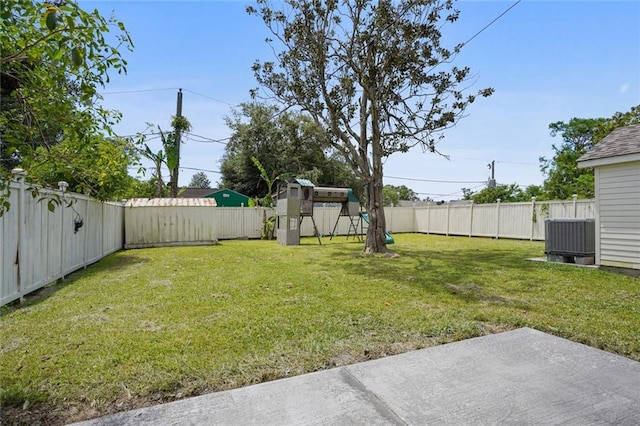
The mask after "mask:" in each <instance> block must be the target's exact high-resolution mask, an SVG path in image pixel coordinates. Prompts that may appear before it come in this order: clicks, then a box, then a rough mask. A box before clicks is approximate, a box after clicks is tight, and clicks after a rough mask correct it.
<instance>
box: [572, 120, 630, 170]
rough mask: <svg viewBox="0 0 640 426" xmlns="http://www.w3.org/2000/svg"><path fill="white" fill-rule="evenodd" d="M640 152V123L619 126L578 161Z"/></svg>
mask: <svg viewBox="0 0 640 426" xmlns="http://www.w3.org/2000/svg"><path fill="white" fill-rule="evenodd" d="M638 153H640V124H632V125H631V126H625V127H619V128H617V129H615V130H614V131H613V132H611V133H610V134H609V135H608V136H607V137H605V138H604V139H602V140H601V141H600V143H598V144H597V145H596V146H594V147H593V148H591V150H590V151H589V152H587V153H586V154H584V155H583V156H582V157H580V158H579V159H578V162H581V161H588V160H597V159H600V158H609V157H617V156H620V155H629V154H638Z"/></svg>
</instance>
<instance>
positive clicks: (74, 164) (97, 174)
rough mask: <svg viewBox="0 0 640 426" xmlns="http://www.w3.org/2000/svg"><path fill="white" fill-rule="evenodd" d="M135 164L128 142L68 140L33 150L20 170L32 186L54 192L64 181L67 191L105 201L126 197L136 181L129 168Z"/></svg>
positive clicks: (122, 140)
mask: <svg viewBox="0 0 640 426" xmlns="http://www.w3.org/2000/svg"><path fill="white" fill-rule="evenodd" d="M135 161H137V154H136V153H135V151H133V150H132V149H131V145H130V143H129V141H127V140H124V139H120V138H114V139H104V138H101V137H99V136H95V137H92V138H82V140H80V139H78V138H75V137H67V138H65V139H64V140H63V141H62V142H60V143H58V144H56V145H54V146H53V147H51V148H45V147H38V148H36V150H35V151H34V152H33V153H32V155H29V156H28V157H27V158H25V159H24V162H23V166H24V167H25V170H29V175H28V177H29V179H30V181H31V182H36V183H38V184H41V185H44V186H48V187H53V188H57V187H58V182H59V181H65V182H67V183H68V184H69V188H68V189H69V191H73V192H78V193H81V194H90V195H92V196H94V197H96V198H98V199H102V200H105V199H119V198H124V197H126V196H127V195H128V194H129V187H130V186H133V185H135V182H134V180H135V179H134V178H133V177H131V176H129V174H128V166H129V165H130V164H132V163H134V162H135Z"/></svg>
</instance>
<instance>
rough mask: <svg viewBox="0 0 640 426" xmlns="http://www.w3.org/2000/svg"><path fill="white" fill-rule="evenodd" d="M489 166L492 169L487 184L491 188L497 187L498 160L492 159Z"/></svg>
mask: <svg viewBox="0 0 640 426" xmlns="http://www.w3.org/2000/svg"><path fill="white" fill-rule="evenodd" d="M487 166H488V167H489V168H490V169H491V178H490V179H489V182H488V184H487V186H488V187H489V188H495V187H496V162H495V160H494V161H492V162H491V163H490V164H487Z"/></svg>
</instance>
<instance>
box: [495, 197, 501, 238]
mask: <svg viewBox="0 0 640 426" xmlns="http://www.w3.org/2000/svg"><path fill="white" fill-rule="evenodd" d="M497 201H498V203H497V204H496V239H498V238H500V198H498V200H497Z"/></svg>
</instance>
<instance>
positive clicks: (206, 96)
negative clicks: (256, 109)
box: [182, 89, 240, 107]
mask: <svg viewBox="0 0 640 426" xmlns="http://www.w3.org/2000/svg"><path fill="white" fill-rule="evenodd" d="M182 90H184V91H185V92H189V93H191V94H193V95H197V96H202V97H203V98H207V99H211V100H212V101H216V102H220V103H221V104H226V105H229V106H232V107H239V106H240V105H236V104H232V103H229V102H226V101H223V100H221V99H218V98H214V97H213V96H209V95H204V94H202V93H198V92H194V91H193V90H189V89H182Z"/></svg>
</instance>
